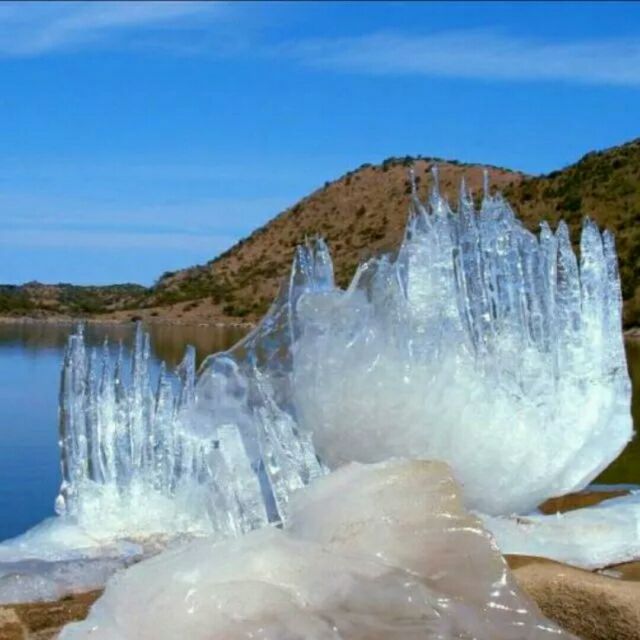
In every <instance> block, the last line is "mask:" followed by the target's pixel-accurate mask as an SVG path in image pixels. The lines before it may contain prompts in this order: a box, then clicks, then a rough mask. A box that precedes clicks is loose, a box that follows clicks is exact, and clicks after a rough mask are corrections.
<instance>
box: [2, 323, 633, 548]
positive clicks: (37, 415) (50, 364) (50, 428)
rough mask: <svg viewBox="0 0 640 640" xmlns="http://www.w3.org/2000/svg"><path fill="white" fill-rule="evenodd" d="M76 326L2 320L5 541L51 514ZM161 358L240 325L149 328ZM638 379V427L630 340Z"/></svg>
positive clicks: (208, 349) (100, 330)
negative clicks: (63, 392) (60, 414)
mask: <svg viewBox="0 0 640 640" xmlns="http://www.w3.org/2000/svg"><path fill="white" fill-rule="evenodd" d="M72 329H73V327H72V325H64V324H50V323H24V324H22V323H21V324H0V540H2V539H4V538H8V537H11V536H14V535H17V534H19V533H22V532H23V531H25V530H26V529H27V528H29V527H31V526H33V525H34V524H36V523H38V522H40V521H41V520H42V519H43V518H45V517H47V516H49V515H52V513H53V501H54V499H55V496H56V494H57V490H58V485H59V483H60V475H59V467H58V444H57V410H58V383H59V375H60V364H61V362H62V353H63V349H64V345H65V343H66V340H67V336H68V335H69V332H70V331H71V330H72ZM150 332H151V338H152V342H151V346H152V354H153V358H154V360H155V362H156V363H158V362H160V361H161V360H165V361H166V362H167V364H168V365H170V366H175V365H176V364H178V362H179V361H180V360H181V359H182V355H183V353H184V348H185V346H186V345H187V344H193V345H194V346H195V347H196V350H197V355H198V362H200V361H201V360H202V359H203V358H204V357H205V356H206V355H207V354H209V353H212V352H214V351H219V350H221V349H226V348H228V347H229V346H230V345H231V344H233V343H234V342H236V340H238V339H239V338H240V337H241V336H242V335H243V330H242V329H227V328H225V329H222V328H216V327H182V326H171V325H162V326H155V327H151V328H150ZM85 335H86V340H87V342H88V343H90V344H95V345H96V346H98V345H101V344H102V341H103V340H104V337H105V336H109V338H110V339H111V340H115V341H119V340H122V341H123V344H124V345H125V346H130V345H131V342H132V338H133V326H124V325H115V326H108V325H102V326H99V325H98V326H94V325H90V326H88V327H87V328H86V332H85ZM627 354H628V360H629V367H630V370H631V375H632V379H633V417H634V423H635V424H636V428H639V427H640V341H638V342H630V343H629V344H628V345H627ZM599 481H600V482H604V483H619V482H624V483H640V439H637V440H635V441H634V442H632V443H631V445H629V447H628V448H627V450H626V451H625V452H624V453H623V454H622V455H621V456H620V458H619V459H618V460H616V461H615V462H614V463H613V464H612V465H611V466H610V467H609V469H607V470H606V471H605V472H604V473H603V474H602V476H601V477H600V478H599Z"/></svg>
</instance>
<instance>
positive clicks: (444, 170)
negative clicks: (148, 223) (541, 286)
mask: <svg viewBox="0 0 640 640" xmlns="http://www.w3.org/2000/svg"><path fill="white" fill-rule="evenodd" d="M434 164H437V165H438V168H439V175H440V189H441V191H442V192H443V193H445V194H448V195H450V196H454V195H455V194H456V193H457V189H458V183H459V181H460V179H461V178H462V177H463V176H464V177H465V179H466V181H467V184H468V185H469V187H470V189H471V190H472V192H473V193H475V194H477V195H478V197H479V194H480V193H481V190H482V174H483V171H484V169H485V168H486V169H487V170H488V172H489V176H490V182H491V185H492V188H493V189H496V190H500V191H502V192H503V194H504V195H505V197H506V198H507V200H508V201H509V202H510V204H511V206H512V207H513V208H514V210H515V211H516V212H517V214H518V216H519V217H520V218H521V219H522V220H523V222H524V224H525V225H526V226H527V227H528V228H530V229H536V228H537V226H538V225H539V223H540V221H541V220H542V219H546V220H548V221H549V223H550V224H551V225H552V226H555V225H556V224H557V223H558V221H559V220H560V218H564V219H565V220H566V221H567V223H568V225H569V227H570V229H571V232H572V236H573V238H574V239H577V237H578V232H579V228H580V225H581V222H582V218H583V216H584V215H588V216H590V217H592V218H593V219H594V220H595V221H596V222H597V223H598V224H599V225H600V226H601V227H608V228H610V229H611V230H612V231H613V232H614V233H615V235H616V242H617V247H618V254H619V258H620V271H621V276H622V285H623V297H624V300H625V303H624V320H625V326H627V327H630V326H638V325H640V139H636V140H633V141H630V142H628V143H626V144H623V145H619V146H616V147H611V148H608V149H605V150H602V151H592V152H589V153H587V154H585V155H584V156H583V157H582V158H580V160H578V161H577V162H575V163H574V164H571V165H569V166H567V167H565V168H563V169H560V170H557V171H552V172H551V173H549V174H546V175H536V176H533V175H527V174H525V173H522V172H519V171H512V170H509V169H506V168H502V167H496V166H491V165H482V164H473V163H463V162H458V161H455V160H453V161H451V160H442V159H440V158H425V157H420V156H418V157H411V156H405V157H394V158H387V159H386V160H384V161H383V162H382V163H380V164H377V165H373V164H369V163H365V164H363V165H361V166H360V167H358V168H357V169H355V170H353V171H349V172H347V173H345V174H344V175H342V176H341V177H339V178H337V179H335V180H332V181H329V182H325V184H324V186H322V187H320V188H318V189H316V190H315V191H313V192H312V193H311V194H309V195H308V196H306V197H304V198H302V199H301V200H300V201H299V202H297V203H296V204H294V205H293V206H291V207H289V208H287V209H285V210H284V211H282V212H281V213H279V214H278V215H276V216H275V217H274V218H272V219H271V220H270V221H268V222H267V223H266V224H265V225H263V226H261V227H260V228H258V229H256V230H254V231H253V232H252V233H251V234H250V235H249V236H247V237H246V238H243V239H242V240H240V241H239V242H237V243H236V244H235V245H233V246H232V247H230V248H229V249H228V250H226V251H225V252H223V253H221V254H220V255H218V256H217V257H215V258H214V259H212V260H211V261H209V262H207V263H206V264H204V265H196V266H193V267H189V268H186V269H181V270H179V271H175V272H165V273H164V274H162V276H161V277H160V278H159V279H158V281H157V282H156V283H155V284H154V285H153V286H151V287H142V286H141V285H135V284H122V285H109V286H104V287H91V286H87V287H83V286H75V285H68V284H60V285H42V284H40V283H33V282H31V283H27V284H24V285H14V286H12V285H0V316H3V317H35V318H39V317H42V318H56V317H59V318H63V317H92V318H102V319H105V320H113V321H117V320H129V319H132V318H140V319H143V320H147V321H154V320H155V321H158V320H168V321H177V322H184V323H192V322H193V323H198V322H207V323H212V322H222V323H237V322H254V321H255V320H257V319H258V318H259V317H261V316H262V314H263V313H264V312H265V311H266V309H267V307H268V306H269V304H270V302H271V300H272V299H273V297H274V296H275V294H276V292H277V288H278V286H279V283H280V281H281V279H282V277H284V276H285V275H286V274H287V273H288V270H289V267H290V263H291V258H292V255H293V251H294V248H295V246H296V245H297V244H299V243H300V242H301V241H303V240H304V238H305V236H310V235H315V234H320V235H323V236H324V237H325V239H326V240H327V242H328V244H329V246H330V248H331V252H332V255H333V257H334V263H335V270H336V276H337V280H338V283H339V284H341V285H345V284H346V283H347V282H348V280H349V279H350V277H351V276H352V274H353V272H354V270H355V267H356V266H357V264H358V263H359V262H360V261H362V260H363V259H366V258H367V257H369V256H371V255H372V254H375V253H380V252H386V251H393V250H394V249H395V248H396V247H397V246H398V244H399V242H400V240H401V238H402V235H403V232H404V227H405V223H406V218H407V212H408V208H409V199H410V193H411V185H410V182H409V176H408V171H407V169H408V167H409V166H413V168H414V172H415V175H416V182H417V185H418V190H419V195H420V197H422V198H425V197H426V195H427V191H428V188H429V184H430V179H429V172H430V170H431V168H432V166H433V165H434ZM453 199H455V197H454V198H453Z"/></svg>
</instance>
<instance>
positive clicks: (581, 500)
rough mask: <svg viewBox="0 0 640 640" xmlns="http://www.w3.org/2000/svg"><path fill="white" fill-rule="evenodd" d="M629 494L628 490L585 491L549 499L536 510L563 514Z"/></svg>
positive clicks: (548, 513) (546, 513)
mask: <svg viewBox="0 0 640 640" xmlns="http://www.w3.org/2000/svg"><path fill="white" fill-rule="evenodd" d="M629 493H631V492H630V491H629V490H628V489H605V490H598V491H596V490H589V489H587V490H585V491H580V492H578V493H569V494H567V495H566V496H560V497H558V498H549V500H546V501H545V502H543V503H542V504H541V505H540V506H539V507H538V509H539V510H540V511H541V512H542V513H544V514H545V515H550V514H552V513H558V512H560V513H564V512H566V511H574V510H575V509H582V508H584V507H592V506H593V505H596V504H599V503H600V502H603V501H604V500H609V499H610V498H620V497H622V496H626V495H629Z"/></svg>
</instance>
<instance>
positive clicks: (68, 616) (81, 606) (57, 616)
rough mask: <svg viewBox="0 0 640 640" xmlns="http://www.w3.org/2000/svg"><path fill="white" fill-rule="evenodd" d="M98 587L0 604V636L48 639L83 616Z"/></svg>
mask: <svg viewBox="0 0 640 640" xmlns="http://www.w3.org/2000/svg"><path fill="white" fill-rule="evenodd" d="M100 593H101V591H89V592H87V593H80V594H76V595H73V596H68V597H66V598H62V599H61V600H56V601H55V602H32V603H25V604H14V605H9V606H1V607H0V640H50V639H52V638H55V636H56V635H57V634H58V632H59V631H60V629H61V628H62V627H63V626H64V625H65V624H67V623H68V622H73V621H75V620H84V618H86V617H87V613H88V611H89V608H90V607H91V605H92V604H93V603H94V602H95V600H96V599H97V598H98V596H99V595H100Z"/></svg>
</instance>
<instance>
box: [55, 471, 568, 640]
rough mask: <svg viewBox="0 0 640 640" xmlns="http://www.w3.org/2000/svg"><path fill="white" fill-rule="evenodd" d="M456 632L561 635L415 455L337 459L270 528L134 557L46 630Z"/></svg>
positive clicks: (445, 477) (87, 634)
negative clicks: (65, 621) (341, 464)
mask: <svg viewBox="0 0 640 640" xmlns="http://www.w3.org/2000/svg"><path fill="white" fill-rule="evenodd" d="M327 514H331V515H332V517H330V518H328V517H327ZM141 603H144V608H143V609H141V606H140V605H141ZM463 637H464V638H467V637H469V638H471V637H473V638H477V639H478V640H507V639H512V640H523V639H525V638H528V639H531V640H533V639H534V638H535V639H542V638H551V637H554V638H570V637H572V636H570V635H569V634H567V633H565V632H562V631H560V630H559V629H558V628H557V627H556V626H555V625H554V624H553V623H551V622H549V621H548V620H546V619H545V618H543V617H542V615H541V614H540V612H539V611H538V609H537V607H536V605H535V604H534V603H533V602H532V601H531V600H530V599H529V598H528V597H527V596H525V595H524V594H523V593H522V592H521V591H520V590H519V589H518V587H517V586H516V584H515V582H514V581H513V579H512V577H511V575H510V572H509V570H508V568H507V566H506V564H505V562H504V560H503V559H502V557H501V556H500V554H499V552H498V551H497V549H496V548H495V546H494V545H493V543H492V541H491V539H490V537H489V535H488V534H487V533H486V532H485V531H483V529H482V527H481V526H480V523H479V521H478V520H477V519H475V518H474V517H473V516H471V515H469V514H468V513H466V512H465V510H464V508H463V507H462V504H461V501H460V500H459V498H458V496H457V487H456V485H455V483H454V482H453V480H452V479H451V476H450V474H449V471H448V469H447V467H446V465H444V464H441V463H429V462H420V461H411V462H403V461H389V462H386V463H383V464H380V465H374V466H361V465H350V466H348V467H345V468H344V469H341V470H340V471H338V472H336V473H334V474H331V475H330V476H327V477H325V478H322V479H320V480H318V481H317V482H316V483H315V484H314V485H313V486H312V487H310V488H309V489H306V490H302V491H301V492H299V493H297V494H294V501H293V503H292V504H291V505H290V520H289V525H288V526H287V527H286V528H285V530H284V531H280V530H278V529H275V528H272V527H267V528H264V529H262V530H260V531H254V532H252V533H249V534H247V535H245V536H244V537H242V538H240V539H238V540H236V541H232V542H226V543H219V544H217V545H216V544H213V543H212V541H211V540H210V539H206V540H198V541H197V542H194V543H191V544H189V545H188V546H186V547H183V548H180V549H177V550H174V551H170V552H164V553H162V554H160V555H159V556H157V557H155V558H153V559H151V560H147V561H144V562H142V563H140V564H139V565H136V566H135V567H132V568H130V569H129V570H127V571H126V572H125V573H122V574H119V575H118V576H116V577H115V578H114V579H112V580H111V581H110V582H109V584H108V585H107V589H106V591H105V593H104V595H103V596H102V597H101V598H100V599H99V600H98V601H97V603H96V604H95V605H94V606H93V608H92V610H91V612H90V614H89V617H88V619H87V620H86V621H84V622H80V623H76V624H72V625H69V626H68V627H66V628H65V630H63V632H62V634H61V636H60V638H61V640H81V639H84V638H91V639H92V640H100V639H103V638H104V639H105V640H106V639H108V640H129V639H131V640H133V639H134V638H135V639H136V640H163V639H167V640H170V639H171V640H174V639H175V638H189V640H208V639H210V638H225V640H234V639H240V638H260V639H261V640H338V639H350V640H365V639H366V640H375V639H380V640H382V639H385V640H388V639H389V638H395V639H398V640H418V639H420V638H424V639H425V640H426V639H433V640H435V639H436V638H438V639H440V640H454V639H455V638H463Z"/></svg>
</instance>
